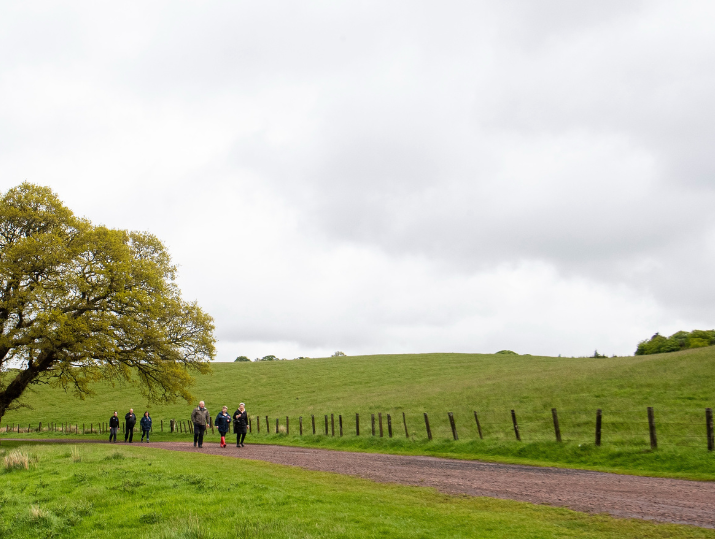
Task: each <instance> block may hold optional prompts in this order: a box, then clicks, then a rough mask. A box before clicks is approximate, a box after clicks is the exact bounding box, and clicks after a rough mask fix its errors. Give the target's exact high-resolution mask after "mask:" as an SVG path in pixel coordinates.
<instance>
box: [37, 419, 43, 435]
mask: <svg viewBox="0 0 715 539" xmlns="http://www.w3.org/2000/svg"><path fill="white" fill-rule="evenodd" d="M37 430H39V431H40V432H42V421H40V426H39V427H37Z"/></svg>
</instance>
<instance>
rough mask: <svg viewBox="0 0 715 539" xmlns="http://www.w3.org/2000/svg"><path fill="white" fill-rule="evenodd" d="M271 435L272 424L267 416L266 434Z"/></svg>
mask: <svg viewBox="0 0 715 539" xmlns="http://www.w3.org/2000/svg"><path fill="white" fill-rule="evenodd" d="M270 433H271V424H270V423H269V422H268V416H266V434H270Z"/></svg>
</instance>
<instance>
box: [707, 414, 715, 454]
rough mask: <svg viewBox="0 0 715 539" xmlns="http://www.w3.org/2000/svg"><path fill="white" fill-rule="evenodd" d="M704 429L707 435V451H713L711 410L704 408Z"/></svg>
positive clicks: (713, 438) (713, 435)
mask: <svg viewBox="0 0 715 539" xmlns="http://www.w3.org/2000/svg"><path fill="white" fill-rule="evenodd" d="M705 429H706V430H707V434H708V451H713V450H714V449H715V434H714V433H713V409H712V408H705Z"/></svg>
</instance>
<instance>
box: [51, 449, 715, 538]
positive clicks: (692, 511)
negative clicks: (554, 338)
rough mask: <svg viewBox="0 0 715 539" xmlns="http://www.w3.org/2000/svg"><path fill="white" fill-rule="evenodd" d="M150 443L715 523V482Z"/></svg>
mask: <svg viewBox="0 0 715 539" xmlns="http://www.w3.org/2000/svg"><path fill="white" fill-rule="evenodd" d="M38 441H49V440H38ZM117 445H122V444H121V442H120V443H119V444H117ZM146 447H153V448H160V449H167V450H171V451H188V452H200V453H208V454H211V455H223V456H227V457H236V458H244V459H252V460H262V461H266V462H273V463H276V464H285V465H289V466H299V467H301V468H305V469H307V470H316V471H322V472H334V473H340V474H346V475H353V476H357V477H362V478H364V479H370V480H372V481H378V482H381V483H398V484H402V485H414V486H420V487H433V488H435V489H437V490H439V491H441V492H445V493H448V494H468V495H470V496H488V497H491V498H502V499H506V500H519V501H524V502H531V503H537V504H547V505H555V506H562V507H568V508H570V509H574V510H576V511H583V512H587V513H608V514H610V515H613V516H616V517H627V518H639V519H645V520H655V521H659V522H672V523H677V524H690V525H693V526H700V527H704V528H715V482H701V481H686V480H682V479H663V478H654V477H638V476H632V475H617V474H609V473H602V472H590V471H583V470H570V469H563V468H540V467H535V466H520V465H514V464H495V463H488V462H480V461H467V460H453V459H443V458H435V457H419V456H402V455H383V454H379V453H352V452H348V451H330V450H325V449H310V448H304V447H287V446H275V445H252V444H249V445H246V447H244V448H240V449H239V448H237V447H235V446H231V445H229V446H228V447H227V448H225V449H221V448H220V447H219V446H218V444H214V443H206V444H205V445H204V447H203V449H200V450H199V449H195V448H194V447H193V445H192V444H191V443H187V442H157V443H152V444H149V445H148V446H146Z"/></svg>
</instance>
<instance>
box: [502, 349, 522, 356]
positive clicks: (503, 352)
mask: <svg viewBox="0 0 715 539" xmlns="http://www.w3.org/2000/svg"><path fill="white" fill-rule="evenodd" d="M497 355H502V356H518V355H519V354H517V353H516V352H512V351H511V350H499V351H498V352H497Z"/></svg>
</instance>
